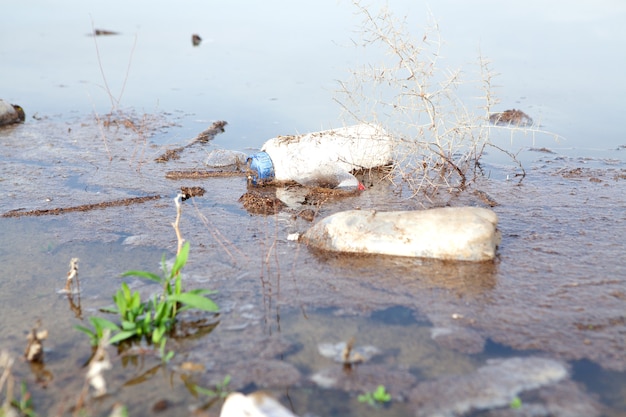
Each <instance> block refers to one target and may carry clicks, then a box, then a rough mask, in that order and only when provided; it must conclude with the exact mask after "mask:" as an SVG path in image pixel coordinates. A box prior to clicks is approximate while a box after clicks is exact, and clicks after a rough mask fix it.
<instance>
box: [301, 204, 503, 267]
mask: <svg viewBox="0 0 626 417" xmlns="http://www.w3.org/2000/svg"><path fill="white" fill-rule="evenodd" d="M497 223H498V217H497V215H496V214H495V213H494V212H493V211H491V210H488V209H484V208H479V207H444V208H437V209H431V210H420V211H394V212H377V211H375V210H351V211H344V212H340V213H336V214H333V215H332V216H329V217H326V218H325V219H322V220H321V221H320V222H318V223H316V224H315V225H313V227H311V228H310V229H309V230H308V231H307V232H306V233H305V234H304V235H303V236H302V241H303V242H305V243H306V244H307V245H309V246H311V247H313V248H317V249H322V250H327V251H335V252H348V253H368V254H384V255H396V256H411V257H422V258H436V259H444V260H458V261H486V260H491V259H493V258H494V256H495V253H496V247H497V245H498V244H499V242H500V236H499V233H498V231H497V229H496V226H497Z"/></svg>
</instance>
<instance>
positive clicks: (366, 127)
mask: <svg viewBox="0 0 626 417" xmlns="http://www.w3.org/2000/svg"><path fill="white" fill-rule="evenodd" d="M392 145H393V141H392V140H391V137H390V136H389V135H388V134H387V133H386V132H385V131H384V130H383V129H382V128H381V127H379V126H376V125H373V124H359V125H354V126H347V127H343V128H338V129H331V130H325V131H322V132H314V133H307V134H304V135H295V136H278V137H276V138H272V139H270V140H268V141H267V142H265V144H264V145H263V147H262V148H261V152H258V153H256V154H253V155H251V156H250V157H248V160H247V164H248V168H249V172H250V176H249V180H250V181H251V182H252V183H253V184H260V183H263V182H267V181H272V180H276V181H295V182H297V183H299V184H302V185H305V186H321V187H329V188H338V189H344V190H355V189H363V188H364V187H363V185H362V184H361V183H360V182H359V181H358V179H357V178H356V177H355V176H354V175H352V174H351V171H353V170H356V169H369V168H375V167H379V166H385V165H388V164H390V163H391V162H392V159H393V158H392V148H393V146H392Z"/></svg>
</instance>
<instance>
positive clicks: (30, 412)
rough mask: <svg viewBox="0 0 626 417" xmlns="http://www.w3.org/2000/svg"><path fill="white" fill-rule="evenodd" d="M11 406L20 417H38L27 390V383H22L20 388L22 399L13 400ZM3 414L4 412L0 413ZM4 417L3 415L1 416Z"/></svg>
mask: <svg viewBox="0 0 626 417" xmlns="http://www.w3.org/2000/svg"><path fill="white" fill-rule="evenodd" d="M11 406H12V407H13V408H14V409H15V410H16V411H17V412H18V415H20V416H27V417H36V416H37V413H35V409H34V408H33V399H32V397H31V395H30V392H28V389H27V388H26V383H25V382H22V384H21V386H20V399H19V400H17V399H13V400H12V401H11ZM0 413H2V411H0ZM0 415H2V414H0Z"/></svg>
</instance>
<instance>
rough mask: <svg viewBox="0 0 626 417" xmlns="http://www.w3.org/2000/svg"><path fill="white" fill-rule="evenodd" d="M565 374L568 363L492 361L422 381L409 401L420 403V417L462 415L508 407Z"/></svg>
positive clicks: (513, 359)
mask: <svg viewBox="0 0 626 417" xmlns="http://www.w3.org/2000/svg"><path fill="white" fill-rule="evenodd" d="M565 377H567V369H566V368H565V366H564V365H563V364H562V363H560V362H557V361H553V360H550V359H543V358H534V357H531V358H510V359H504V360H492V361H488V362H487V365H485V366H483V367H482V368H479V369H478V370H477V371H476V372H473V373H471V374H467V375H461V376H446V377H443V378H439V379H436V380H434V381H427V382H423V383H420V384H418V385H417V387H415V389H413V391H411V394H410V397H409V400H410V401H411V403H413V404H416V405H417V411H416V416H417V417H453V416H460V415H463V414H465V413H467V412H469V411H471V410H489V409H491V408H496V407H504V406H508V405H509V404H510V403H511V401H512V400H513V399H514V398H515V397H516V396H518V395H519V394H520V393H521V392H523V391H527V390H532V389H536V388H540V387H543V386H547V385H551V384H554V383H556V382H558V381H561V380H562V379H564V378H565Z"/></svg>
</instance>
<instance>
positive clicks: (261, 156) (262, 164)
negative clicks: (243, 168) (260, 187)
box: [246, 152, 274, 184]
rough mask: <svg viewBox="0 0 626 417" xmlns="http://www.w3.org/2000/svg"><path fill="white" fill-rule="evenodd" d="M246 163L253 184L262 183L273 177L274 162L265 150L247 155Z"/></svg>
mask: <svg viewBox="0 0 626 417" xmlns="http://www.w3.org/2000/svg"><path fill="white" fill-rule="evenodd" d="M246 163H247V164H248V168H249V171H251V178H250V179H251V180H252V183H253V184H259V183H263V182H265V181H271V180H273V179H274V164H272V158H270V156H269V155H268V154H267V152H258V153H255V154H254V155H251V156H249V157H248V159H247V161H246Z"/></svg>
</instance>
